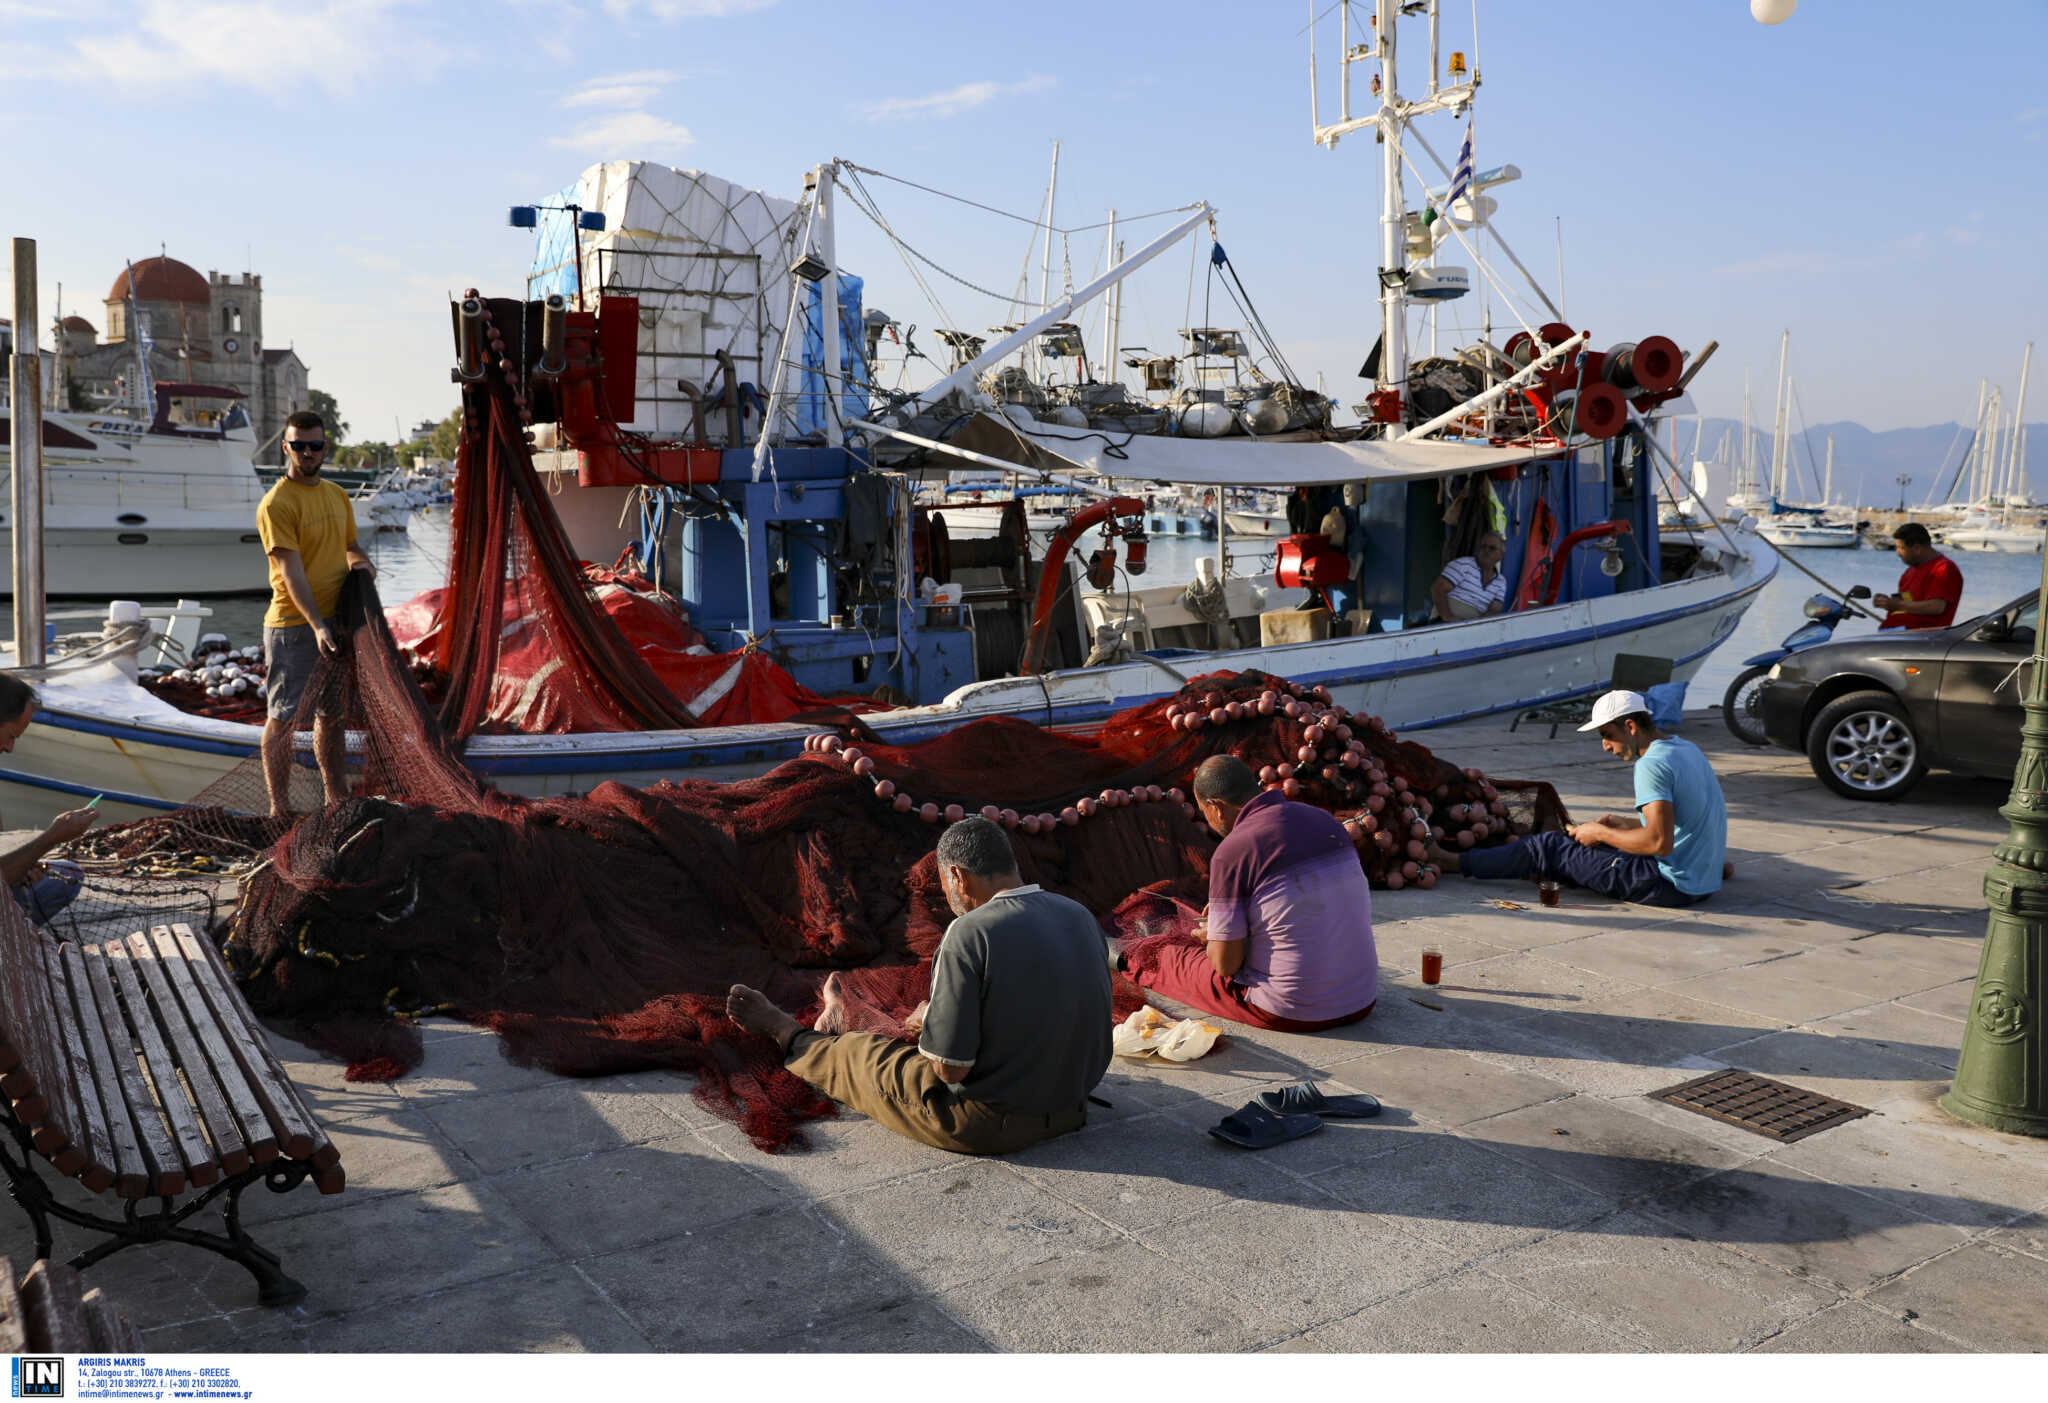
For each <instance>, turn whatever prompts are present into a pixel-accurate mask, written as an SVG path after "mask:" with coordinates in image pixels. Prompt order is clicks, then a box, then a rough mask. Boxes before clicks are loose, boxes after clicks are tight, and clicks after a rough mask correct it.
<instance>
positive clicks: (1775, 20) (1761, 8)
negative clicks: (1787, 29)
mask: <svg viewBox="0 0 2048 1403" xmlns="http://www.w3.org/2000/svg"><path fill="white" fill-rule="evenodd" d="M1798 8H1799V0H1749V15H1750V18H1751V19H1753V20H1755V21H1756V22H1757V23H1758V24H1783V23H1784V22H1785V21H1786V20H1788V19H1790V18H1792V12H1793V11H1794V10H1796V9H1798Z"/></svg>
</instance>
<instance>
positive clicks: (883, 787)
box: [875, 779, 896, 799]
mask: <svg viewBox="0 0 2048 1403" xmlns="http://www.w3.org/2000/svg"><path fill="white" fill-rule="evenodd" d="M895 793H896V781H895V780H893V779H878V780H876V781H875V797H876V798H877V799H889V798H893V797H894V796H895Z"/></svg>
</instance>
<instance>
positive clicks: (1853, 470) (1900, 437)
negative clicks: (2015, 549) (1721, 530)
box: [1666, 417, 2048, 508]
mask: <svg viewBox="0 0 2048 1403" xmlns="http://www.w3.org/2000/svg"><path fill="white" fill-rule="evenodd" d="M1750 428H1751V432H1752V433H1753V434H1754V435H1755V437H1756V472H1757V478H1758V482H1759V485H1760V486H1763V487H1766V488H1767V487H1768V484H1769V476H1770V467H1771V426H1770V424H1769V423H1768V422H1765V423H1763V424H1752V425H1751V426H1750ZM2042 428H2048V425H2042V424H2038V423H2037V424H2029V425H2027V436H2026V439H2025V442H2026V443H2028V444H2029V445H2031V443H2032V439H2033V430H2035V429H2042ZM1694 431H1695V430H1694V421H1692V420H1689V419H1682V420H1679V421H1678V453H1677V457H1678V461H1680V462H1681V463H1687V462H1690V461H1691V457H1692V450H1693V433H1694ZM1667 432H1668V430H1667ZM1830 434H1832V435H1834V439H1835V477H1834V500H1835V501H1837V502H1842V503H1853V504H1857V505H1862V506H1868V507H1892V508H1896V507H1897V506H1898V505H1899V497H1900V486H1899V481H1898V479H1899V478H1900V477H1901V476H1905V477H1907V478H1910V479H1911V481H1909V482H1908V483H1907V484H1906V485H1905V502H1906V505H1907V506H1908V507H1924V506H1929V505H1938V504H1939V503H1940V502H1942V501H1943V500H1944V499H1946V498H1947V497H1948V495H1949V493H1950V491H1951V489H1953V488H1954V486H1955V482H1956V474H1957V469H1958V467H1959V466H1960V465H1961V463H1962V460H1963V457H1964V455H1965V453H1966V452H1967V450H1968V446H1969V435H1968V433H1967V432H1966V430H1965V429H1964V427H1963V426H1962V425H1960V424H1931V425H1928V426H1927V427H1926V428H1917V429H1884V430H1874V429H1866V428H1865V427H1863V425H1861V424H1859V423H1856V422H1855V421H1853V420H1846V419H1845V420H1842V421H1840V422H1838V423H1833V424H1815V425H1813V426H1812V427H1811V428H1808V429H1806V430H1804V431H1801V430H1799V429H1796V428H1795V429H1793V430H1792V431H1791V432H1790V433H1789V434H1788V436H1787V442H1788V445H1789V449H1790V453H1791V458H1792V467H1791V469H1790V470H1789V472H1788V481H1787V484H1786V487H1785V498H1786V500H1788V501H1794V502H1817V501H1819V500H1820V495H1821V477H1822V470H1823V468H1824V466H1825V464H1826V463H1827V453H1828V436H1829V435H1830ZM1724 435H1725V436H1726V437H1727V450H1726V452H1727V461H1726V462H1722V461H1719V459H1718V457H1717V455H1718V454H1719V452H1720V450H1721V441H1722V437H1723V436H1724ZM1666 441H1667V442H1668V440H1666ZM2041 441H2042V443H2043V445H2044V446H2048V435H2044V436H2043V438H2042V440H2041ZM1999 452H2000V457H2001V460H2002V459H2003V456H2004V450H2003V449H2002V448H2001V449H2000V450H1999ZM1699 456H1700V457H1701V458H1703V459H1705V460H1706V461H1707V466H1708V482H1709V484H1710V495H1711V496H1712V498H1713V499H1714V500H1715V501H1716V502H1718V501H1719V500H1720V499H1721V498H1722V497H1724V496H1726V495H1727V493H1728V492H1729V491H1730V490H1731V489H1732V488H1733V487H1734V478H1735V471H1736V468H1737V467H1738V466H1739V464H1740V463H1741V461H1742V421H1741V420H1740V419H1717V418H1712V417H1709V418H1708V419H1707V420H1706V422H1705V428H1704V430H1703V431H1702V432H1700V435H1699ZM1965 495H1966V493H1964V492H1962V491H1957V492H1956V497H1955V499H1956V500H1958V501H1960V500H1962V498H1963V497H1964V496H1965ZM2022 496H2023V497H2030V498H2031V499H2033V500H2036V501H2040V500H2048V458H2044V459H2041V460H2038V461H2037V462H2036V463H2035V464H2034V468H2033V471H2032V472H2031V473H2030V474H2029V490H2028V492H2026V493H2023V494H2022Z"/></svg>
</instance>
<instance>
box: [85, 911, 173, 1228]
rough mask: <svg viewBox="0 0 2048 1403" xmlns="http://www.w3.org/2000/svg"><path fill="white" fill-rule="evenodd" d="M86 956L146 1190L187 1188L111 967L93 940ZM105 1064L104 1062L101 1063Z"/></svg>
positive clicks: (164, 1191)
mask: <svg viewBox="0 0 2048 1403" xmlns="http://www.w3.org/2000/svg"><path fill="white" fill-rule="evenodd" d="M81 953H82V955H83V956H84V960H85V974H86V978H87V979H89V980H90V981H92V992H93V997H94V998H96V999H97V1000H99V1009H100V1023H101V1025H102V1027H103V1028H104V1029H105V1030H106V1037H107V1046H108V1049H109V1050H110V1051H111V1052H112V1054H113V1057H112V1059H111V1070H112V1072H113V1078H114V1084H115V1085H116V1086H118V1087H119V1088H120V1094H121V1096H122V1097H123V1098H124V1099H125V1100H126V1101H127V1102H128V1113H129V1115H131V1116H133V1117H134V1120H135V1130H136V1133H137V1135H138V1136H139V1137H140V1139H141V1141H142V1157H143V1159H144V1161H146V1162H147V1163H148V1165H149V1192H150V1193H152V1194H161V1195H163V1196H164V1197H166V1198H169V1197H172V1196H174V1195H176V1194H180V1193H183V1192H184V1191H185V1164H184V1161H183V1160H182V1159H180V1158H179V1156H178V1147H177V1145H176V1144H175V1143H173V1141H172V1140H171V1137H170V1133H169V1132H168V1131H166V1130H165V1129H164V1118H163V1113H162V1111H160V1110H159V1109H158V1108H157V1104H156V1098H155V1097H154V1096H153V1095H152V1094H151V1092H150V1089H149V1079H148V1078H147V1077H145V1076H143V1074H142V1064H141V1062H139V1061H138V1060H137V1059H136V1056H135V1031H134V1029H133V1028H131V1027H130V1026H129V1023H128V1015H127V1011H126V1010H124V1009H123V1008H122V1007H121V999H120V995H119V994H118V993H117V992H116V991H115V989H114V975H113V971H112V970H110V969H109V968H108V966H107V957H106V955H105V953H104V952H102V951H101V949H100V947H99V946H97V945H87V946H85V947H83V949H82V951H81ZM105 1066H106V1064H103V1068H105ZM101 1085H102V1087H105V1086H106V1080H105V1070H102V1072H101Z"/></svg>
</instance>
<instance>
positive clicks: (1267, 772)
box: [1259, 765, 1280, 784]
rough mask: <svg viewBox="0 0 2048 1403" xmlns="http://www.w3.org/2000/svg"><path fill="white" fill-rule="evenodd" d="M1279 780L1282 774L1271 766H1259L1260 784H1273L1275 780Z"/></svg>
mask: <svg viewBox="0 0 2048 1403" xmlns="http://www.w3.org/2000/svg"><path fill="white" fill-rule="evenodd" d="M1278 778H1280V772H1279V771H1278V770H1275V769H1274V768H1273V767H1272V766H1271V765H1261V766H1259V783H1260V784H1271V783H1272V782H1273V781H1274V780H1276V779H1278Z"/></svg>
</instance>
